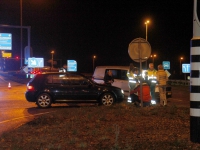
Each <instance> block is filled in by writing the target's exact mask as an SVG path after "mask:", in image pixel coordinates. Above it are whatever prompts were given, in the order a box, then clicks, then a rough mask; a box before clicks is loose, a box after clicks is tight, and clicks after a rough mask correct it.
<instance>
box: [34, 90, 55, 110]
mask: <svg viewBox="0 0 200 150" xmlns="http://www.w3.org/2000/svg"><path fill="white" fill-rule="evenodd" d="M51 103H52V98H51V96H50V95H49V94H47V93H42V94H40V95H39V96H38V98H37V101H36V104H37V105H38V107H40V108H48V107H50V106H51Z"/></svg>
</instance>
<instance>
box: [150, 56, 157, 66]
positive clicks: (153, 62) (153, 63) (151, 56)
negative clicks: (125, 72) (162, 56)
mask: <svg viewBox="0 0 200 150" xmlns="http://www.w3.org/2000/svg"><path fill="white" fill-rule="evenodd" d="M151 57H152V58H153V64H154V58H155V57H156V54H154V55H151Z"/></svg>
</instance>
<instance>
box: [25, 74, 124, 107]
mask: <svg viewBox="0 0 200 150" xmlns="http://www.w3.org/2000/svg"><path fill="white" fill-rule="evenodd" d="M25 97H26V99H27V101H29V102H36V104H37V105H38V107H41V108H47V107H50V106H51V104H52V103H70V102H73V103H74V102H79V103H83V102H97V103H99V104H103V105H105V106H110V105H112V104H113V103H115V102H120V101H122V100H123V99H124V92H123V90H122V89H120V88H118V87H114V86H106V85H102V84H97V83H95V82H94V81H92V80H91V79H89V78H87V77H85V76H84V75H82V74H79V73H73V72H65V73H62V72H54V73H53V72H49V73H42V74H37V75H35V76H34V78H32V79H31V80H30V81H29V82H28V84H27V91H26V93H25Z"/></svg>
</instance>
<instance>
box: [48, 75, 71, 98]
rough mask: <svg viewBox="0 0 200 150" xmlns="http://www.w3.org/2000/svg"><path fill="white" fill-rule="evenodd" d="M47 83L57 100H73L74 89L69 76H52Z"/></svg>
mask: <svg viewBox="0 0 200 150" xmlns="http://www.w3.org/2000/svg"><path fill="white" fill-rule="evenodd" d="M47 83H48V86H49V90H50V92H51V94H52V95H53V97H54V99H55V100H66V99H71V98H72V89H71V87H70V81H69V78H68V76H67V74H53V75H50V76H49V77H48V81H47Z"/></svg>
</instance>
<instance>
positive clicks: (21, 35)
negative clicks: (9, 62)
mask: <svg viewBox="0 0 200 150" xmlns="http://www.w3.org/2000/svg"><path fill="white" fill-rule="evenodd" d="M20 26H21V30H20V31H21V39H20V40H21V46H20V49H21V67H22V59H23V58H22V0H20Z"/></svg>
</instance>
